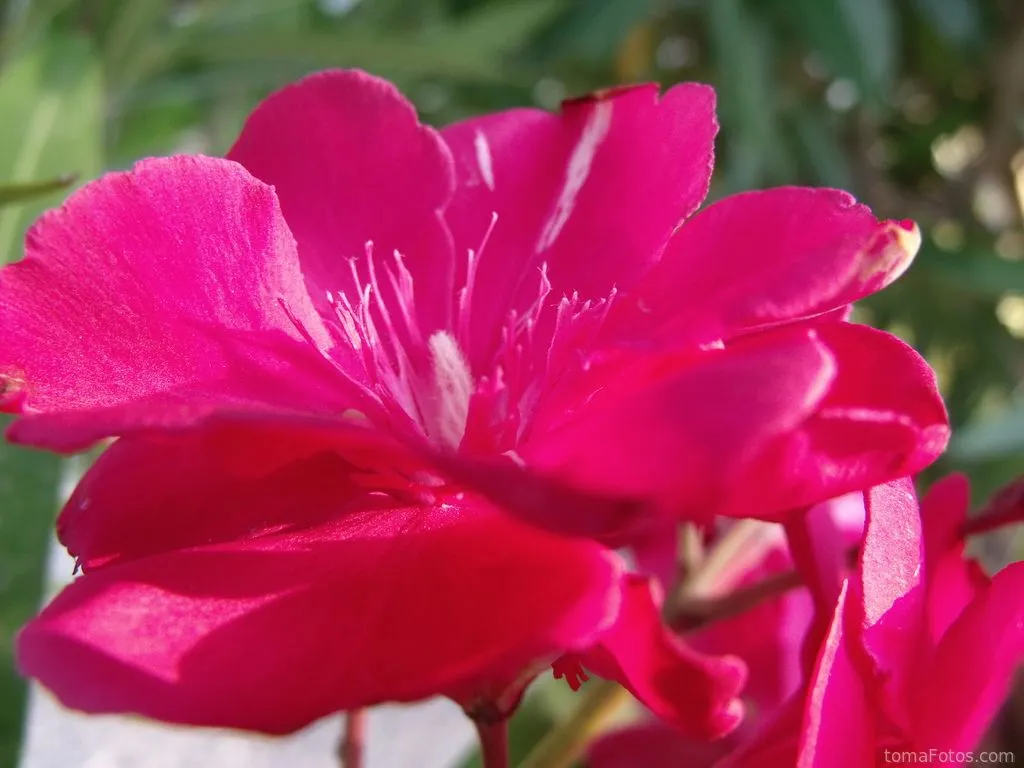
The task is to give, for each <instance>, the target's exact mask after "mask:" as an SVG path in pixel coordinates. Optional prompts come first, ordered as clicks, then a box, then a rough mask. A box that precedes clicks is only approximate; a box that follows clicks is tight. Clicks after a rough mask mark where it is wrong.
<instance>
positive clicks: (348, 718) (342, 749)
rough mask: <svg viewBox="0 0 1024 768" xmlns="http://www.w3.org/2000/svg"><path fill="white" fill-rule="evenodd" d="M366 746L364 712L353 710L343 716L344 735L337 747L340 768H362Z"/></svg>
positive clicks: (362, 710)
mask: <svg viewBox="0 0 1024 768" xmlns="http://www.w3.org/2000/svg"><path fill="white" fill-rule="evenodd" d="M365 746H366V710H364V709H353V710H352V711H351V712H348V713H346V714H345V735H344V736H343V737H342V739H341V744H339V745H338V757H339V758H341V768H363V750H364V748H365Z"/></svg>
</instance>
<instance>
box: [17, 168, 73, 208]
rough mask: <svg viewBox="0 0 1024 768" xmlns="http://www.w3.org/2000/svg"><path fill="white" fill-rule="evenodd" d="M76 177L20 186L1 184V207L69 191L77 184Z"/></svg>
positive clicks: (32, 182) (64, 177) (21, 184)
mask: <svg viewBox="0 0 1024 768" xmlns="http://www.w3.org/2000/svg"><path fill="white" fill-rule="evenodd" d="M76 178H77V177H76V176H74V175H67V176H58V177H57V178H55V179H46V180H45V181H29V182H24V183H20V184H0V205H9V204H11V203H22V202H28V201H29V200H32V199H33V198H36V197H41V196H43V195H48V194H49V193H51V192H56V191H58V190H61V189H67V188H68V187H69V186H71V185H72V184H74V183H75V179H76Z"/></svg>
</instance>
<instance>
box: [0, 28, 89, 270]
mask: <svg viewBox="0 0 1024 768" xmlns="http://www.w3.org/2000/svg"><path fill="white" fill-rule="evenodd" d="M102 109H103V91H102V78H101V74H100V66H99V62H98V60H97V58H96V57H95V55H94V54H93V51H92V48H91V46H90V45H89V43H88V41H86V40H84V39H81V38H77V37H60V36H53V37H51V38H49V39H47V40H46V41H45V44H44V45H40V46H37V47H36V48H35V49H33V50H31V51H29V52H27V53H26V54H24V55H22V56H21V57H20V58H18V59H17V60H15V61H14V62H12V63H11V65H10V66H9V67H7V68H6V69H4V70H3V72H2V74H0V115H4V116H5V118H6V117H7V116H15V117H16V119H4V120H0V179H5V180H7V181H9V182H11V183H15V184H17V183H25V182H31V181H33V180H36V179H41V178H42V179H45V178H50V177H59V176H66V175H68V174H77V175H78V176H79V177H82V178H88V177H90V176H94V175H95V174H96V173H98V172H99V170H100V168H101V161H100V158H101V153H102V130H101V119H102ZM62 198H63V192H62V191H55V192H52V193H50V194H48V195H44V196H43V197H39V198H36V199H35V200H34V201H32V202H31V203H24V202H22V203H18V204H15V205H8V206H5V207H4V208H3V209H0V263H2V262H4V261H11V260H13V259H16V258H18V257H19V256H20V253H21V240H22V237H23V236H24V232H25V229H26V227H27V226H28V225H29V224H30V223H31V221H32V220H33V219H34V218H35V217H36V216H38V215H39V213H41V212H42V211H43V210H45V209H46V208H49V207H51V206H53V205H55V204H57V203H59V202H60V201H61V199H62Z"/></svg>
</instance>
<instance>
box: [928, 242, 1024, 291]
mask: <svg viewBox="0 0 1024 768" xmlns="http://www.w3.org/2000/svg"><path fill="white" fill-rule="evenodd" d="M917 263H918V265H919V269H921V270H922V271H928V272H931V273H932V274H934V275H936V276H937V277H939V278H942V279H943V280H946V281H948V282H949V283H950V285H951V286H953V285H955V286H956V287H957V288H958V289H959V290H961V291H970V292H972V293H977V294H981V295H984V296H992V297H998V296H1002V295H1003V294H1004V293H1007V292H1012V293H1024V262H1020V261H1007V260H1006V259H1003V258H1001V257H999V256H998V255H996V254H995V253H994V252H992V251H976V250H969V249H968V250H962V251H956V252H949V251H944V250H942V249H940V248H936V247H934V246H932V245H927V247H926V248H924V249H923V250H922V253H921V255H920V256H919V257H918V259H917Z"/></svg>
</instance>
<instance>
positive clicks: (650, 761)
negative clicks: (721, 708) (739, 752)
mask: <svg viewBox="0 0 1024 768" xmlns="http://www.w3.org/2000/svg"><path fill="white" fill-rule="evenodd" d="M732 746H734V741H733V739H732V738H725V739H719V740H717V741H696V740H694V739H687V738H686V737H685V736H682V735H680V733H679V731H676V730H674V729H672V728H667V727H665V726H664V725H661V724H660V723H645V724H643V725H638V726H633V727H631V728H623V729H621V730H618V731H612V732H611V733H609V734H605V735H604V736H602V737H601V738H600V739H599V740H598V741H596V742H595V743H594V745H593V746H592V747H591V748H590V749H589V750H588V751H587V762H586V765H587V768H637V767H638V766H643V768H680V766H686V768H712V767H713V766H714V765H716V764H717V762H718V760H719V759H720V758H722V757H724V756H725V755H726V754H727V753H728V751H729V749H730V748H731V747H732Z"/></svg>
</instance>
